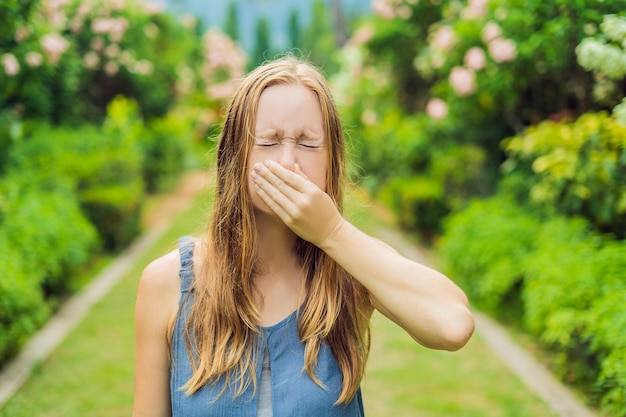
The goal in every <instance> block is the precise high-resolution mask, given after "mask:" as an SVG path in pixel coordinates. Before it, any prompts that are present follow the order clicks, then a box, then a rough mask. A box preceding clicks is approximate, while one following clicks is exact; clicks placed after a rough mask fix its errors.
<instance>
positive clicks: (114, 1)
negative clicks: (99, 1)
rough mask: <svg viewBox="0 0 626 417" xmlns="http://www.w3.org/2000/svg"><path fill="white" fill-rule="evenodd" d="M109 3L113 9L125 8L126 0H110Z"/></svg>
mask: <svg viewBox="0 0 626 417" xmlns="http://www.w3.org/2000/svg"><path fill="white" fill-rule="evenodd" d="M109 3H110V4H111V6H112V7H113V10H123V9H124V3H125V0H109Z"/></svg>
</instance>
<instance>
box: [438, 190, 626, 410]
mask: <svg viewBox="0 0 626 417" xmlns="http://www.w3.org/2000/svg"><path fill="white" fill-rule="evenodd" d="M445 231H446V233H445V234H444V237H443V238H442V240H441V241H440V244H439V251H440V253H441V254H442V255H443V256H444V258H445V261H446V265H447V269H449V273H450V275H451V276H453V277H455V279H456V280H458V282H459V284H460V285H461V286H462V287H463V288H464V289H465V290H466V292H467V293H468V295H469V297H470V301H471V302H472V304H474V305H476V306H478V307H479V308H483V309H486V310H488V311H490V312H492V313H495V314H496V315H497V316H498V317H499V318H500V319H501V320H504V321H508V322H511V321H514V323H515V324H517V325H520V326H523V327H524V329H526V330H527V331H529V332H531V333H532V334H533V335H535V336H536V337H537V339H538V341H539V342H540V343H541V344H542V345H543V346H544V347H546V348H548V349H550V351H551V352H552V355H551V365H552V368H553V370H554V371H555V372H556V373H557V374H558V375H559V376H560V377H561V378H563V379H564V380H566V381H567V382H569V383H571V384H574V385H576V386H578V387H580V388H582V389H583V390H584V391H585V393H586V394H587V396H588V398H589V399H590V400H591V401H592V402H594V403H599V404H601V405H602V407H603V410H604V411H606V412H608V413H611V414H610V415H617V416H621V417H623V416H624V415H625V414H624V413H623V411H624V410H625V409H626V399H625V395H624V394H625V393H626V383H625V382H626V367H624V362H623V358H624V355H625V352H626V336H625V335H626V312H625V310H624V300H625V299H626V278H625V277H624V271H625V270H626V242H624V241H616V240H610V239H609V238H607V236H606V235H600V234H598V233H597V232H595V231H593V228H592V227H591V225H590V224H589V222H588V221H586V220H585V219H582V218H567V217H563V216H554V217H550V218H547V219H544V220H540V217H539V216H538V214H537V213H536V212H533V210H532V209H531V208H529V207H525V206H523V205H520V204H518V203H517V202H515V201H514V200H512V199H509V198H507V197H505V196H504V194H499V195H497V196H495V197H492V198H490V199H488V200H483V201H476V202H473V203H472V204H470V205H469V206H468V207H467V208H466V209H464V210H462V211H460V212H458V213H455V214H454V215H452V216H450V217H449V218H448V219H447V220H446V222H445ZM512 319H513V320H512Z"/></svg>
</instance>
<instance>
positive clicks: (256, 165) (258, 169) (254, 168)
mask: <svg viewBox="0 0 626 417" xmlns="http://www.w3.org/2000/svg"><path fill="white" fill-rule="evenodd" d="M252 169H253V170H254V171H256V172H260V171H261V170H262V169H263V164H260V163H256V164H254V166H253V167H252ZM253 173H254V172H253Z"/></svg>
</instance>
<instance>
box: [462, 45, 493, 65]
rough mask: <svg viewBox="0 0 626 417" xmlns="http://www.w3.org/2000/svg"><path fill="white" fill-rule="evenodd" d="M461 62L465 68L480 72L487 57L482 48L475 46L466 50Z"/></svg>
mask: <svg viewBox="0 0 626 417" xmlns="http://www.w3.org/2000/svg"><path fill="white" fill-rule="evenodd" d="M463 61H464V62H465V66H466V67H467V68H469V69H473V70H476V71H480V70H481V69H483V68H485V63H486V61H487V57H486V55H485V51H484V50H483V49H482V48H479V47H477V46H475V47H473V48H470V49H468V50H467V52H466V53H465V58H464V60H463Z"/></svg>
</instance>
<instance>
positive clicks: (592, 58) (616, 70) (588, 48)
mask: <svg viewBox="0 0 626 417" xmlns="http://www.w3.org/2000/svg"><path fill="white" fill-rule="evenodd" d="M600 29H601V30H602V32H603V33H604V35H605V36H606V38H607V39H608V42H607V41H605V40H602V39H598V38H586V39H583V40H582V42H581V43H580V44H579V45H578V46H577V47H576V56H577V58H578V63H579V64H580V65H581V66H582V67H583V68H585V69H586V70H587V71H596V72H599V73H602V74H604V75H606V76H607V77H609V78H611V79H613V80H621V79H623V78H624V77H625V76H626V18H623V17H619V16H614V15H609V16H604V18H603V20H602V24H601V25H600Z"/></svg>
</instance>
